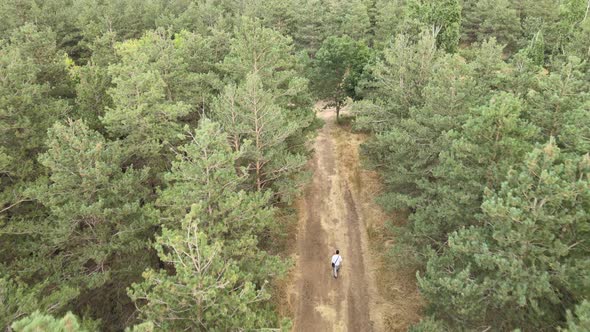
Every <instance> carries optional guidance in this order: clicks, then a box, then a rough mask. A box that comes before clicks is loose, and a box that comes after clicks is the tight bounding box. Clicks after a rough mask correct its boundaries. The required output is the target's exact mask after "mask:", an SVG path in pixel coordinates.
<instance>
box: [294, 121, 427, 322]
mask: <svg viewBox="0 0 590 332" xmlns="http://www.w3.org/2000/svg"><path fill="white" fill-rule="evenodd" d="M318 116H320V117H321V118H322V119H323V120H324V121H325V122H326V124H325V125H324V127H323V128H322V129H321V131H320V133H319V136H318V137H317V139H316V141H315V145H314V150H315V154H314V158H313V159H312V160H311V162H310V164H311V165H310V168H311V170H312V172H313V178H312V181H311V183H310V184H309V185H308V186H307V188H306V190H305V192H304V194H303V197H302V198H301V199H300V200H299V201H298V203H297V208H298V211H299V229H298V238H297V248H296V251H297V252H296V257H295V258H296V261H297V264H296V267H295V272H294V276H293V279H294V281H293V282H292V286H291V288H290V290H289V294H288V302H289V304H290V306H291V307H292V308H293V311H294V314H295V321H294V330H295V331H383V330H386V329H387V330H399V331H405V330H406V329H407V326H408V325H409V324H410V323H411V322H414V321H416V320H417V319H418V318H419V315H418V311H419V310H420V306H419V305H416V304H414V305H410V312H409V314H408V313H407V312H406V313H403V315H404V317H402V318H401V319H398V321H397V322H396V323H394V324H390V323H387V322H386V320H387V317H388V314H387V312H394V313H399V312H403V311H407V310H406V309H407V308H404V309H403V310H400V308H397V307H399V306H402V305H403V303H401V304H396V303H392V302H391V301H390V300H389V299H385V298H383V296H381V295H380V294H379V293H378V289H377V282H376V279H377V278H376V274H377V273H380V271H381V268H380V267H379V266H380V262H378V260H379V259H378V258H374V257H372V255H371V250H370V248H369V242H368V234H367V230H368V227H372V225H371V223H374V222H381V223H382V222H383V219H385V216H384V215H383V214H382V213H380V212H379V211H376V210H378V208H377V207H376V206H374V204H373V202H372V201H373V197H367V196H369V195H370V193H368V192H367V188H363V185H364V183H365V181H364V180H366V182H370V180H371V179H369V178H366V175H367V174H364V173H363V172H366V171H363V170H362V169H361V168H360V165H359V161H358V146H359V144H360V143H361V141H362V140H363V138H362V137H361V136H360V135H355V134H351V133H349V132H348V131H346V130H344V129H342V128H340V127H338V126H337V125H336V124H335V115H334V112H333V111H323V112H320V113H318ZM361 173H363V174H361ZM365 178H366V179H365ZM373 180H374V179H373ZM376 219H380V221H379V220H376ZM336 249H339V250H340V253H341V255H342V258H343V264H342V269H341V273H340V274H339V278H338V279H334V278H333V277H332V276H331V270H330V257H331V255H332V254H333V253H334V250H336ZM406 283H410V284H411V285H409V286H404V285H402V286H400V287H397V289H399V290H400V292H398V293H399V294H397V295H399V297H400V299H399V300H400V301H402V302H409V301H414V302H417V303H419V301H416V299H417V298H418V295H417V290H416V289H415V285H414V282H413V280H410V281H409V282H406ZM380 291H381V290H380ZM394 296H395V295H394Z"/></svg>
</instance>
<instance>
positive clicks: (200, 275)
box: [129, 120, 284, 331]
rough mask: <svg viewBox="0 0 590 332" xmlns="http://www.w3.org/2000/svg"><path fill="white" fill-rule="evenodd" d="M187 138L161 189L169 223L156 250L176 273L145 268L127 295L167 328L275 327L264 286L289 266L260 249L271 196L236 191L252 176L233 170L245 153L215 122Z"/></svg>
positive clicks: (203, 123)
mask: <svg viewBox="0 0 590 332" xmlns="http://www.w3.org/2000/svg"><path fill="white" fill-rule="evenodd" d="M190 136H191V141H190V142H189V143H187V144H186V145H184V146H183V147H181V148H180V149H179V152H178V154H177V161H176V162H174V163H173V168H172V171H171V172H170V173H168V174H167V176H166V179H167V180H168V181H170V182H171V185H170V186H169V187H168V189H167V190H166V191H164V192H163V194H162V203H161V204H162V205H163V206H164V208H165V209H166V210H167V214H169V215H171V219H172V220H166V221H165V226H164V227H163V231H162V235H161V236H160V237H158V239H157V242H156V245H155V247H156V250H157V251H158V255H159V257H160V259H161V260H162V261H163V262H165V263H167V264H169V266H170V268H171V270H168V269H167V270H160V271H154V270H147V271H146V272H145V273H144V275H143V276H144V279H145V281H144V282H142V283H141V284H135V285H134V286H133V288H132V289H131V290H130V291H129V294H130V296H131V297H132V298H133V299H134V301H137V302H138V303H146V304H145V305H143V306H142V307H141V308H140V310H141V311H142V313H143V315H144V316H145V318H147V319H149V320H151V321H153V322H154V324H155V325H156V326H158V327H159V328H162V329H166V330H170V329H172V330H176V329H193V330H207V331H208V330H228V329H235V328H238V327H240V328H247V329H248V328H254V327H264V326H267V325H268V324H276V323H277V320H276V317H275V316H274V313H273V312H272V308H270V307H269V306H268V305H267V304H266V300H268V298H269V296H270V295H269V294H268V293H267V291H266V290H265V284H266V283H267V278H268V277H269V276H271V275H275V274H277V273H282V272H281V271H283V270H284V264H283V263H281V262H280V261H279V260H277V259H276V258H275V257H272V256H270V255H268V254H266V253H265V252H263V251H261V250H260V249H258V248H257V245H258V239H257V234H261V233H262V232H263V230H264V229H268V228H269V227H271V224H272V222H273V219H272V210H271V209H268V208H266V207H265V206H266V205H267V202H268V199H269V195H268V194H262V193H261V192H254V193H247V192H245V191H243V190H241V191H239V190H238V188H239V186H240V185H241V183H243V182H244V181H246V179H247V177H246V176H245V175H244V171H245V170H244V169H241V170H240V174H241V175H240V174H238V172H237V171H236V169H235V168H234V164H235V162H236V160H237V158H238V157H239V156H240V154H241V151H240V152H235V151H233V150H232V149H231V147H230V146H229V145H228V144H227V142H228V138H227V135H225V134H224V133H222V132H221V131H220V129H219V125H218V124H216V123H212V122H210V121H209V120H203V121H201V123H200V125H199V128H198V129H196V130H195V132H194V134H190ZM187 211H188V214H187ZM185 214H186V216H184V215H185ZM179 219H180V220H182V222H181V223H180V224H179V223H178V220H179ZM172 271H173V272H172Z"/></svg>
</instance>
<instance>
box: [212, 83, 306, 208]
mask: <svg viewBox="0 0 590 332" xmlns="http://www.w3.org/2000/svg"><path fill="white" fill-rule="evenodd" d="M221 98H222V99H220V101H219V102H218V103H217V104H216V106H215V108H214V111H213V112H214V116H215V119H217V120H218V121H221V124H222V125H223V126H224V127H227V128H230V129H229V130H228V131H229V134H230V137H232V139H233V146H234V148H236V149H237V148H238V147H241V144H243V142H244V141H246V140H247V141H250V142H251V145H250V146H249V148H248V150H247V151H246V152H245V154H244V158H243V159H244V160H243V163H244V164H245V165H246V166H247V168H248V172H249V173H250V174H251V183H252V187H253V189H255V190H257V191H264V190H267V189H270V188H272V189H273V191H274V193H275V195H276V196H277V197H280V198H281V199H284V200H290V199H291V198H292V197H293V194H294V193H296V192H297V190H298V184H299V183H301V182H300V180H298V179H297V178H296V176H297V175H301V172H302V170H303V167H304V165H305V157H304V156H303V155H302V154H301V153H298V152H297V150H295V152H293V151H292V150H291V149H290V147H289V144H288V143H289V141H288V139H289V138H290V137H291V136H296V135H301V134H302V131H303V128H305V127H306V126H307V123H305V122H303V123H302V121H301V120H300V119H297V118H295V119H292V118H291V117H289V114H288V111H287V109H285V108H283V107H281V106H280V105H281V103H279V102H278V101H277V99H276V97H274V96H273V95H272V92H271V91H268V90H266V89H265V88H264V84H263V82H262V78H261V77H260V76H259V75H257V74H250V75H249V76H248V77H247V78H246V81H245V82H243V83H242V84H241V85H240V86H238V87H237V88H232V87H229V88H227V89H226V90H225V94H224V95H223V96H222V97H221ZM236 137H239V138H240V141H241V142H242V143H240V142H237V141H236ZM236 142H237V143H236Z"/></svg>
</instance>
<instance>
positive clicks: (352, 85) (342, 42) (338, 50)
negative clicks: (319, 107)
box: [313, 35, 371, 120]
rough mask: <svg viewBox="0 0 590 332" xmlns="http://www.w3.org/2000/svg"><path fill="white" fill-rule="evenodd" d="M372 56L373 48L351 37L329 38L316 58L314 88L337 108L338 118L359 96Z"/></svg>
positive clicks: (321, 96)
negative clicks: (349, 99)
mask: <svg viewBox="0 0 590 332" xmlns="http://www.w3.org/2000/svg"><path fill="white" fill-rule="evenodd" d="M370 56H371V53H370V50H369V48H368V47H367V46H366V45H365V44H364V43H363V42H358V41H355V40H353V39H352V38H350V37H349V36H346V35H344V36H342V37H329V38H327V39H326V40H324V42H323V44H322V47H321V48H320V50H319V51H318V52H317V54H316V55H315V59H314V62H313V66H314V75H313V76H314V79H313V86H314V89H315V90H316V91H317V95H318V97H320V98H325V99H328V100H329V104H328V106H330V107H335V108H336V119H337V120H338V119H339V115H340V109H341V108H342V107H343V106H344V104H345V102H346V99H347V98H348V97H352V98H354V97H356V86H357V84H358V82H359V79H360V78H361V75H362V72H363V68H364V67H365V65H366V64H367V62H368V61H369V58H370Z"/></svg>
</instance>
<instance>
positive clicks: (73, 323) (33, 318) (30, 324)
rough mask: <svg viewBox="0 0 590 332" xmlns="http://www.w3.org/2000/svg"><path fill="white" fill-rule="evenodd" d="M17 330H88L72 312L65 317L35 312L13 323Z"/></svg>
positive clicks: (26, 331)
mask: <svg viewBox="0 0 590 332" xmlns="http://www.w3.org/2000/svg"><path fill="white" fill-rule="evenodd" d="M12 329H13V330H14V331H15V332H33V331H55V332H87V330H86V329H83V328H82V327H81V326H80V324H79V323H78V319H77V318H76V316H74V315H73V314H72V313H71V312H68V313H67V314H66V315H65V316H64V317H63V318H60V319H56V318H54V317H53V316H50V315H43V314H41V313H40V312H39V311H36V312H34V313H33V314H31V315H30V316H28V317H25V318H23V319H21V320H19V321H18V322H15V323H14V324H12Z"/></svg>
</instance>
